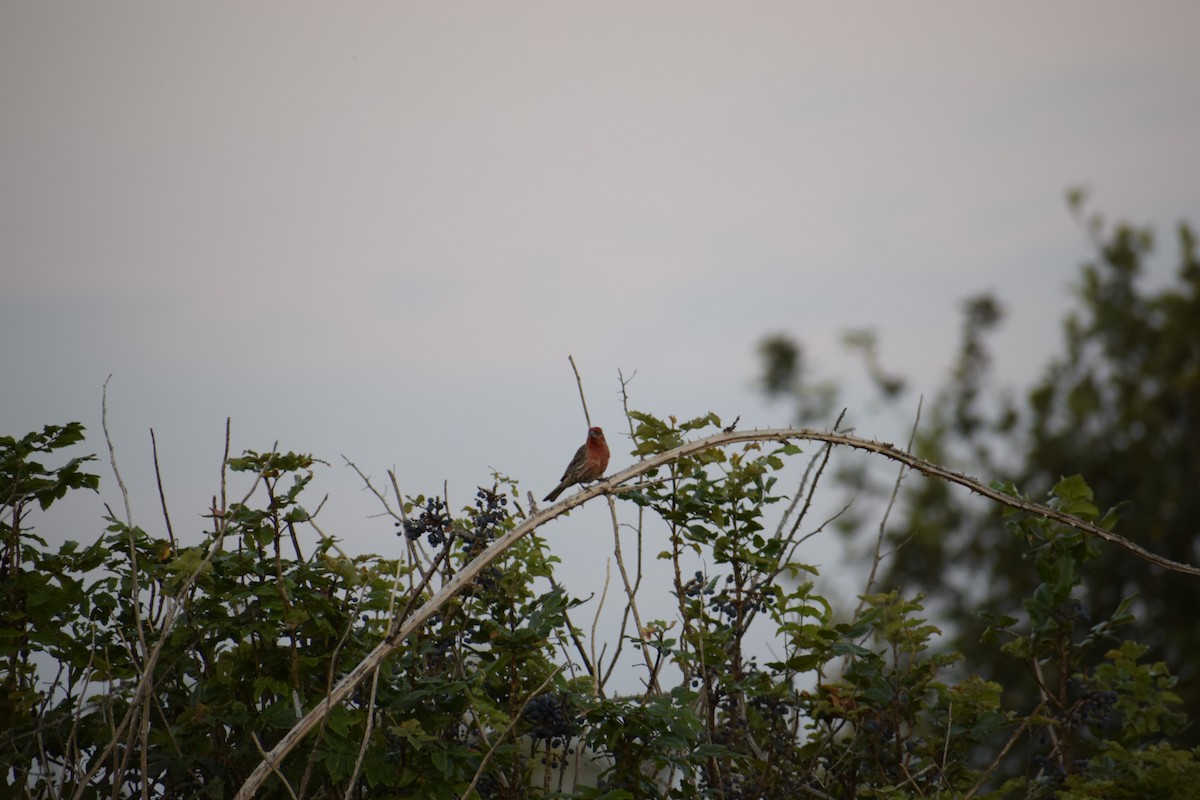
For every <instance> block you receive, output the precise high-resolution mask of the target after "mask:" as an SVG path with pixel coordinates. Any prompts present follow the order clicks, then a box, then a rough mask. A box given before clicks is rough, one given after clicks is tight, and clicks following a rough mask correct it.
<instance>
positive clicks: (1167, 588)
mask: <svg viewBox="0 0 1200 800" xmlns="http://www.w3.org/2000/svg"><path fill="white" fill-rule="evenodd" d="M1084 201H1085V196H1084V194H1083V192H1081V191H1073V192H1071V193H1070V195H1069V203H1070V207H1071V209H1072V212H1073V213H1074V214H1075V215H1076V217H1077V218H1078V219H1079V220H1080V222H1081V224H1082V227H1083V229H1084V230H1085V231H1086V232H1087V235H1088V237H1089V241H1090V243H1091V245H1092V246H1093V248H1094V250H1095V255H1094V257H1093V258H1092V260H1091V261H1089V262H1088V263H1086V264H1084V265H1083V267H1082V273H1081V281H1080V284H1079V288H1078V298H1077V306H1076V308H1074V309H1073V310H1072V311H1070V313H1068V315H1067V316H1066V318H1065V321H1064V326H1063V327H1064V347H1063V352H1062V353H1061V354H1060V355H1058V356H1056V357H1054V358H1053V359H1051V360H1050V361H1049V362H1048V364H1047V365H1046V367H1045V370H1044V372H1043V374H1042V377H1041V378H1040V379H1039V380H1038V381H1036V383H1035V384H1034V386H1033V387H1032V389H1030V390H1029V391H1028V393H1027V394H1026V395H1024V396H1023V397H1022V396H1020V395H1018V394H1014V393H1013V392H1011V391H1005V390H1002V389H1000V388H999V387H997V386H995V385H994V383H992V382H990V380H989V379H990V359H989V352H988V343H987V335H988V333H989V332H991V331H994V330H995V329H996V328H997V327H998V325H999V324H1000V322H1001V319H1002V316H1003V312H1002V309H1001V307H1000V305H999V303H998V302H997V301H996V300H995V299H994V298H992V297H991V296H988V295H982V296H979V297H975V298H972V299H970V300H968V301H967V302H966V303H965V306H964V311H965V313H964V324H963V332H962V335H961V345H960V348H959V351H958V355H957V359H956V362H955V364H954V365H953V367H952V369H951V371H950V374H949V377H948V379H947V381H946V383H945V385H944V386H943V387H942V388H941V389H940V390H939V391H938V392H937V394H936V395H935V396H934V398H933V400H932V402H931V403H927V404H926V412H925V414H924V417H923V420H922V425H921V431H920V433H919V435H918V437H917V439H916V442H915V445H914V446H915V448H916V450H917V452H918V454H919V455H921V456H922V457H924V458H927V459H930V460H932V461H935V462H937V463H943V464H947V465H949V466H952V467H956V468H959V469H963V470H966V471H968V472H971V471H974V472H976V473H977V474H981V475H983V476H985V477H986V478H992V479H996V480H1002V481H1011V482H1012V483H1014V484H1015V485H1016V486H1018V487H1020V488H1021V490H1022V491H1023V492H1026V493H1028V494H1029V495H1031V496H1035V497H1036V496H1043V495H1044V493H1045V492H1046V491H1047V490H1048V489H1049V488H1050V487H1052V486H1054V485H1055V484H1056V483H1057V482H1058V481H1059V480H1060V478H1062V477H1063V476H1068V475H1074V474H1081V475H1083V476H1084V477H1085V478H1086V480H1087V482H1088V483H1089V485H1091V487H1092V488H1093V489H1094V491H1095V496H1096V498H1097V501H1098V502H1099V503H1100V504H1101V505H1105V504H1116V503H1121V504H1123V505H1122V508H1121V510H1122V512H1123V513H1124V515H1125V516H1126V517H1127V518H1129V519H1132V520H1136V527H1134V526H1132V525H1131V526H1129V527H1124V528H1123V527H1122V526H1120V525H1118V530H1120V531H1121V532H1122V533H1123V534H1124V535H1125V536H1128V537H1130V538H1132V539H1133V540H1134V541H1137V542H1139V543H1140V544H1142V545H1143V546H1145V547H1147V548H1149V549H1150V550H1153V551H1155V552H1157V553H1160V554H1161V555H1164V556H1166V557H1168V558H1172V559H1176V560H1180V561H1185V562H1189V563H1196V562H1198V561H1200V261H1198V260H1197V253H1196V240H1195V235H1194V233H1193V232H1192V230H1191V229H1190V228H1189V227H1188V226H1187V225H1186V224H1181V225H1180V227H1179V231H1178V247H1179V266H1178V268H1177V270H1176V271H1175V273H1174V275H1173V276H1172V279H1171V280H1170V281H1169V282H1166V283H1163V284H1160V285H1158V286H1155V287H1147V286H1146V285H1145V284H1144V282H1143V281H1142V280H1140V279H1141V278H1142V276H1143V273H1144V271H1145V266H1146V263H1147V260H1148V259H1149V258H1150V256H1151V254H1152V252H1153V249H1154V237H1153V235H1152V232H1151V231H1150V230H1149V229H1147V228H1140V227H1135V226H1131V225H1128V224H1116V225H1108V224H1106V223H1105V221H1104V220H1103V219H1102V218H1101V217H1100V216H1099V215H1094V214H1088V213H1087V212H1086V211H1085V202H1084ZM856 337H857V338H852V339H851V340H850V343H852V344H858V343H859V342H860V341H861V337H862V334H861V333H860V334H856ZM770 341H771V342H772V344H771V347H770V349H767V348H766V347H764V348H763V354H764V355H766V356H771V357H770V358H766V359H764V360H765V362H766V363H765V364H764V369H765V372H766V374H767V375H768V376H770V381H771V383H770V385H772V386H787V385H789V383H791V384H792V385H794V386H795V389H794V392H793V394H794V396H795V397H796V402H797V404H798V406H799V407H800V408H801V409H803V410H804V412H805V413H804V414H803V415H804V416H808V409H809V407H810V402H809V400H808V397H809V392H808V390H807V389H806V388H805V386H804V381H803V380H802V378H803V375H801V374H797V375H795V376H787V375H781V374H780V372H779V365H780V364H781V363H786V350H787V344H788V342H787V339H786V337H780V336H779V335H774V336H772V338H771V340H770ZM868 341H869V343H870V344H871V345H872V347H871V348H869V349H868V350H866V351H865V352H866V353H867V355H868V356H869V357H868V359H867V362H866V366H867V371H868V374H869V375H870V376H871V377H872V378H873V379H874V380H875V383H876V385H877V387H878V389H879V391H880V393H881V395H882V396H883V397H884V399H885V400H886V399H889V398H898V397H900V396H901V392H899V391H895V390H894V389H893V388H892V387H893V386H894V379H891V381H892V382H891V383H888V384H887V385H885V384H884V383H883V382H882V379H881V378H879V377H878V376H880V375H882V374H883V373H882V370H881V369H880V368H879V366H878V362H877V360H876V359H875V351H874V348H873V340H871V339H869V337H868ZM781 353H783V354H784V355H782V356H781V355H780V354H781ZM779 394H780V393H779V392H775V393H774V395H775V396H779ZM905 488H906V494H905V503H904V504H903V507H902V508H899V509H897V510H896V511H895V512H893V514H892V515H891V523H890V524H889V527H888V530H887V533H886V536H887V537H888V539H889V542H890V545H891V548H885V549H893V550H894V554H893V555H892V556H891V558H890V559H889V560H888V561H887V562H886V563H885V564H884V565H882V569H883V576H882V577H881V579H880V584H881V585H882V586H883V587H884V588H885V589H886V588H890V587H893V586H895V587H901V588H902V589H903V591H914V590H916V589H921V590H922V591H925V592H927V593H928V597H929V601H930V602H931V604H932V605H933V606H934V607H935V608H937V609H938V610H939V611H940V612H941V613H942V614H943V615H944V618H945V619H947V620H949V621H951V622H952V623H953V624H954V631H955V637H956V640H955V641H953V642H952V643H951V644H950V646H951V647H953V648H955V649H959V650H961V651H962V652H963V653H964V654H965V655H966V656H967V663H966V667H967V668H968V669H970V670H971V671H973V672H978V673H979V674H981V675H983V676H985V677H990V678H993V679H996V680H998V681H1000V682H1001V683H1002V684H1003V685H1004V686H1006V687H1008V689H1009V691H1020V688H1019V686H1020V685H1019V684H1018V683H1014V679H1015V678H1017V677H1018V676H1017V674H1016V673H1020V672H1022V671H1023V670H1024V667H1023V666H1022V665H1021V664H1019V663H1017V662H1003V661H1001V662H997V661H996V660H995V658H994V652H993V651H990V650H989V651H987V652H986V653H985V651H984V650H983V649H982V648H981V645H980V644H979V638H980V636H981V634H982V633H983V631H984V630H985V628H986V627H987V622H986V621H985V620H984V619H983V618H981V616H980V614H979V612H980V611H981V610H983V611H990V612H994V613H1005V612H1008V613H1011V611H1012V609H1013V606H1014V604H1015V603H1017V602H1018V599H1019V598H1021V597H1024V596H1027V594H1028V592H1029V590H1030V589H1031V584H1030V581H1031V579H1032V576H1031V575H1030V574H1029V570H1028V566H1027V564H1026V563H1025V561H1026V560H1027V558H1028V555H1027V553H1026V552H1025V548H1024V547H1023V545H1022V543H1021V542H1020V541H1018V540H1016V539H1014V538H1013V537H1011V536H1008V535H1006V534H1005V531H1004V528H1003V525H1002V524H1001V520H1000V513H999V512H998V511H997V510H996V509H994V508H985V507H982V506H980V505H979V504H978V503H974V502H972V501H971V499H970V498H969V496H967V495H964V494H963V493H961V492H957V491H954V490H952V489H951V488H950V487H948V486H947V485H946V484H944V483H942V482H940V481H909V482H907V483H906V486H905ZM858 530H859V531H862V530H863V528H862V527H859V528H858ZM1129 596H1136V600H1135V603H1134V605H1133V610H1134V612H1135V614H1136V616H1137V618H1138V623H1137V625H1138V626H1139V629H1138V630H1136V632H1135V633H1134V638H1137V639H1139V640H1140V641H1142V642H1145V643H1147V644H1149V645H1150V647H1151V649H1150V652H1149V653H1148V654H1147V657H1148V658H1151V659H1155V660H1163V661H1165V662H1166V663H1167V664H1169V665H1171V667H1172V669H1173V670H1175V671H1176V674H1177V675H1178V677H1179V680H1180V682H1179V686H1178V687H1177V691H1179V693H1180V694H1181V695H1182V697H1183V700H1184V708H1189V709H1197V708H1200V673H1198V671H1197V662H1196V659H1195V654H1196V653H1200V619H1198V618H1197V616H1196V613H1195V609H1196V608H1198V607H1200V581H1196V580H1195V579H1191V578H1188V577H1186V576H1182V575H1177V574H1165V573H1163V572H1162V571H1161V570H1158V569H1157V568H1155V567H1153V566H1151V565H1149V564H1146V563H1144V562H1140V561H1135V560H1132V559H1130V558H1129V557H1128V556H1127V555H1126V554H1123V553H1121V552H1119V551H1117V550H1115V549H1113V548H1105V549H1104V551H1103V552H1102V554H1101V557H1100V558H1099V559H1097V560H1096V561H1095V562H1093V563H1092V564H1091V565H1089V570H1088V574H1087V575H1086V576H1085V578H1084V583H1083V586H1082V587H1081V592H1080V594H1079V599H1080V601H1081V604H1082V613H1083V614H1084V617H1083V618H1082V620H1081V621H1083V622H1086V621H1087V616H1088V615H1089V614H1090V615H1094V616H1095V617H1096V618H1101V617H1103V616H1106V615H1107V614H1110V613H1112V610H1113V609H1114V608H1116V607H1117V606H1118V605H1119V604H1120V602H1121V600H1122V599H1123V598H1125V597H1129ZM1188 738H1189V739H1190V741H1191V742H1192V743H1193V744H1194V743H1197V742H1200V730H1196V729H1193V730H1191V731H1190V732H1189V736H1188Z"/></svg>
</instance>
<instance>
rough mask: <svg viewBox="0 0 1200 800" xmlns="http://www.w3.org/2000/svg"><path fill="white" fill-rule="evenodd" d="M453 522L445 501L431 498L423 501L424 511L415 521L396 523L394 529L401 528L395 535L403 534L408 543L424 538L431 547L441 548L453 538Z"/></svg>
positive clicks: (407, 520)
mask: <svg viewBox="0 0 1200 800" xmlns="http://www.w3.org/2000/svg"><path fill="white" fill-rule="evenodd" d="M453 525H454V520H453V519H451V517H450V512H449V510H448V509H447V508H446V501H445V500H442V499H441V498H440V497H431V498H429V499H428V500H426V501H425V509H424V510H423V511H422V512H421V516H419V517H417V518H416V519H415V520H413V519H406V520H404V521H403V522H397V523H396V527H397V528H402V530H401V531H397V532H396V535H397V536H399V535H401V534H403V535H404V536H407V537H408V539H409V541H414V542H415V541H416V540H417V539H420V538H421V537H422V536H424V537H425V538H426V539H427V540H428V542H429V544H430V545H431V546H432V547H441V546H442V545H443V544H444V543H445V542H446V541H448V540H449V539H451V538H453V536H454V528H453Z"/></svg>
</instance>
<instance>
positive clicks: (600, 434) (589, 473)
mask: <svg viewBox="0 0 1200 800" xmlns="http://www.w3.org/2000/svg"><path fill="white" fill-rule="evenodd" d="M607 468H608V442H606V441H604V431H602V430H600V429H599V428H591V429H590V430H588V438H587V441H586V442H584V443H583V446H582V447H580V448H579V449H578V450H576V451H575V457H574V458H572V459H571V463H570V464H567V471H566V472H564V473H563V476H562V482H561V483H559V484H558V486H555V487H554V491H553V492H551V493H550V494H548V495H546V499H545V500H543V501H542V502H543V503H553V502H554V501H555V499H557V498H558V496H559V495H560V494H562V493H563V490H564V489H566V488H567V487H568V486H574V485H575V484H577V483H590V482H591V481H594V480H598V479H600V478H602V477H604V470H605V469H607Z"/></svg>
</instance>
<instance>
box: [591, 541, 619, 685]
mask: <svg viewBox="0 0 1200 800" xmlns="http://www.w3.org/2000/svg"><path fill="white" fill-rule="evenodd" d="M611 578H612V561H611V560H609V559H605V561H604V589H603V590H602V591H601V592H600V602H599V603H597V604H596V616H594V617H592V638H591V645H592V662H593V663H594V664H595V665H596V672H595V674H594V675H592V690H593V691H594V692H595V693H596V696H597V697H600V698H603V697H604V681H603V680H601V679H600V659H602V658H604V650H601V651H600V655H599V656H597V655H596V627H597V626H598V625H599V624H600V611H601V610H602V609H603V608H604V598H606V597H608V582H609V580H610V579H611ZM613 660H614V661H616V656H613Z"/></svg>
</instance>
